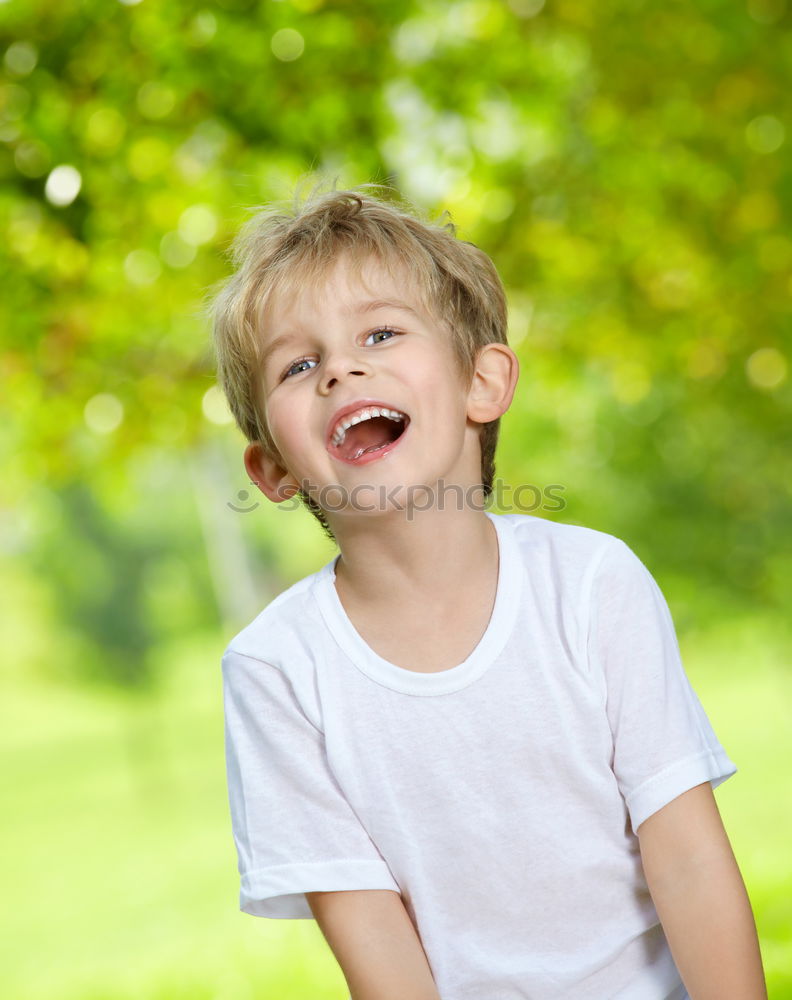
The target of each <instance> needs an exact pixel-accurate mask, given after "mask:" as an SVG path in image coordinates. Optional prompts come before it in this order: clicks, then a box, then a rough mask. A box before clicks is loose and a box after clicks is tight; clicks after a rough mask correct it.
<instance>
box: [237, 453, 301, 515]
mask: <svg viewBox="0 0 792 1000" xmlns="http://www.w3.org/2000/svg"><path fill="white" fill-rule="evenodd" d="M245 468H246V469H247V472H248V475H249V476H250V481H251V482H253V483H255V484H256V486H258V488H259V489H260V490H261V492H262V493H263V494H264V496H265V497H267V498H268V499H270V500H272V502H273V503H283V501H284V500H288V499H289V497H293V496H294V494H295V493H297V492H298V491H299V485H298V483H297V480H296V479H295V478H294V477H293V476H292V475H291V473H290V472H289V471H288V469H286V468H284V466H283V465H281V464H280V456H273V455H271V454H270V453H269V452H267V451H265V449H264V446H263V445H262V444H261V443H260V442H258V441H254V442H252V443H251V444H249V445H248V446H247V448H245Z"/></svg>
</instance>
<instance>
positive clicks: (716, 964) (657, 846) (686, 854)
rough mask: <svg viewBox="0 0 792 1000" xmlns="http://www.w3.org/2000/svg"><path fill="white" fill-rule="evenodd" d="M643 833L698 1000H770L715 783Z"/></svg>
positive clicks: (653, 886) (663, 917) (679, 960)
mask: <svg viewBox="0 0 792 1000" xmlns="http://www.w3.org/2000/svg"><path fill="white" fill-rule="evenodd" d="M637 832H638V839H639V842H640V845H641V856H642V858H643V866H644V871H645V873H646V880H647V882H648V884H649V890H650V892H651V893H652V899H653V900H654V904H655V908H656V909H657V913H658V916H659V917H660V921H661V923H662V925H663V930H664V931H665V934H666V937H667V939H668V943H669V946H670V948H671V953H672V954H673V956H674V961H675V962H676V965H677V968H678V969H679V972H680V975H681V976H682V979H683V981H684V983H685V987H686V988H687V991H688V993H689V994H690V996H691V998H692V1000H766V998H767V990H766V987H765V981H764V974H763V972H762V959H761V955H760V952H759V942H758V940H757V935H756V925H755V924H754V919H753V914H752V912H751V904H750V902H749V900H748V894H747V893H746V891H745V885H744V884H743V880H742V877H741V875H740V870H739V868H738V867H737V862H736V861H735V859H734V855H733V853H732V849H731V845H730V844H729V840H728V837H727V836H726V831H725V830H724V828H723V823H722V821H721V817H720V813H719V812H718V807H717V804H716V802H715V797H714V796H713V794H712V789H711V787H710V785H709V782H706V783H704V784H702V785H697V786H696V787H695V788H691V789H690V790H689V791H687V792H685V793H684V794H682V795H680V796H678V797H677V798H675V799H673V800H672V801H671V802H669V803H668V804H667V805H665V806H663V808H662V809H659V810H658V811H657V812H656V813H653V814H652V815H651V816H649V818H648V819H646V820H645V821H644V822H643V823H642V824H641V825H640V827H639V828H638V831H637Z"/></svg>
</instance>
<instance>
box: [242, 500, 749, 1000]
mask: <svg viewBox="0 0 792 1000" xmlns="http://www.w3.org/2000/svg"><path fill="white" fill-rule="evenodd" d="M487 516H488V517H490V518H491V520H492V522H493V524H494V525H495V527H496V529H497V536H498V544H499V552H500V560H499V573H498V590H497V595H496V599H495V604H494V607H493V611H492V615H491V618H490V621H489V624H488V626H487V629H486V632H485V633H484V635H483V636H482V638H481V640H480V641H479V643H478V645H477V646H476V648H475V649H474V650H473V652H472V653H471V654H470V656H469V657H468V658H467V659H466V660H465V661H464V662H463V663H461V664H459V665H458V666H456V667H454V668H452V669H449V670H444V671H440V672H437V673H419V672H415V671H411V670H406V669H404V668H402V667H398V666H396V665H395V664H392V663H389V662H388V661H386V660H385V659H383V658H382V657H380V656H378V655H377V654H376V653H375V652H374V651H373V650H372V649H371V648H370V647H369V646H368V645H367V644H366V642H365V641H364V640H363V638H362V637H361V636H360V635H359V633H358V632H357V631H356V630H355V628H354V627H353V625H352V623H351V621H350V620H349V618H348V617H347V615H346V613H345V611H344V608H343V606H342V604H341V602H340V600H339V598H338V595H337V592H336V589H335V585H334V579H335V562H336V559H333V560H332V561H331V562H329V563H328V564H327V565H325V566H324V567H323V568H322V569H321V570H319V571H318V572H317V573H314V574H312V575H311V576H309V577H306V578H305V579H303V580H301V581H300V582H298V583H296V584H295V585H294V586H293V587H290V588H289V589H288V590H286V591H285V592H284V593H282V594H281V595H280V596H279V597H277V598H276V599H275V600H274V601H272V603H271V604H270V605H269V606H268V607H267V608H266V609H265V610H264V611H263V612H262V613H261V614H260V615H259V616H258V617H257V618H256V619H255V620H254V621H253V622H252V623H251V624H250V625H249V626H247V628H245V629H243V631H242V632H240V633H239V635H237V636H236V638H234V639H233V641H232V642H231V643H230V645H229V647H228V649H227V650H226V653H225V655H224V658H223V675H224V696H225V711H226V752H227V764H228V785H229V798H230V804H231V815H232V822H233V831H234V838H235V841H236V845H237V850H238V855H239V871H240V875H241V894H240V907H241V909H242V910H245V911H246V912H248V913H252V914H256V915H258V916H262V917H307V918H310V917H311V911H310V909H309V907H308V904H307V901H306V899H305V896H304V893H305V892H306V891H316V890H319V891H333V890H339V889H392V890H395V891H397V892H400V893H401V895H402V898H403V900H404V904H405V907H406V909H407V912H408V913H409V915H410V917H411V919H412V921H413V923H414V924H415V926H416V928H417V930H418V933H419V935H420V938H421V941H422V943H423V946H424V949H425V951H426V954H427V957H428V959H429V964H430V966H431V969H432V973H433V975H434V978H435V981H436V983H437V986H438V989H439V992H440V995H441V997H442V1000H527V998H530V1000H551V998H552V1000H617V998H618V1000H672V998H673V1000H682V998H684V997H685V996H686V993H685V989H684V987H683V986H682V985H681V979H680V977H679V973H678V972H677V969H676V967H675V965H674V962H673V959H672V957H671V953H670V951H669V949H668V945H667V943H666V939H665V936H664V934H663V931H662V927H661V925H660V924H659V921H658V917H657V913H656V911H655V908H654V905H653V903H652V899H651V897H650V894H649V891H648V889H647V885H646V880H645V878H644V874H643V869H642V866H641V857H640V851H639V845H638V839H637V837H636V835H635V833H634V832H633V831H634V830H636V829H637V828H638V826H639V825H640V824H641V822H643V820H645V819H646V818H647V817H648V816H650V815H651V814H652V813H654V812H655V811H656V810H658V809H660V808H661V807H662V806H664V805H665V804H666V803H667V802H669V801H670V800H671V799H674V798H676V797H677V796H678V795H681V794H682V792H684V791H686V790H687V789H689V788H692V787H693V786H695V785H697V784H701V783H702V782H705V781H709V782H710V783H711V784H712V787H715V786H717V785H718V784H720V782H722V781H724V780H725V779H726V778H728V777H729V776H730V775H732V774H734V772H735V771H736V767H735V765H734V764H733V763H732V762H731V760H730V759H729V758H728V757H727V755H726V753H725V752H724V750H723V748H722V747H721V745H720V743H719V742H718V740H717V737H716V736H715V734H714V732H713V730H712V728H711V726H710V724H709V721H708V719H707V717H706V715H705V713H704V710H703V709H702V707H701V704H700V702H699V701H698V698H697V697H696V695H695V693H694V692H693V690H692V689H691V687H690V684H689V682H688V680H687V678H686V676H685V673H684V670H683V667H682V664H681V661H680V658H679V648H678V645H677V641H676V635H675V632H674V626H673V623H672V620H671V616H670V614H669V611H668V607H667V605H666V602H665V600H664V598H663V596H662V593H661V592H660V590H659V588H658V586H657V584H656V583H655V581H654V579H653V578H652V576H651V575H650V573H649V571H648V570H647V569H646V567H645V566H644V565H643V563H642V562H641V561H640V560H639V559H638V557H637V556H636V555H635V554H634V553H633V552H632V550H631V549H630V548H629V547H628V546H627V545H626V544H625V543H624V542H622V541H620V540H619V539H617V538H615V537H614V536H612V535H608V534H605V533H604V532H599V531H594V530H592V529H590V528H583V527H578V526H574V525H566V524H558V523H554V522H551V521H547V520H543V519H542V518H539V517H534V516H530V515H523V514H508V515H496V514H492V513H488V514H487ZM471 585H472V586H474V585H475V581H471ZM394 624H395V626H396V627H400V628H409V623H408V622H403V623H394Z"/></svg>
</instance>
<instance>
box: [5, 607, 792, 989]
mask: <svg viewBox="0 0 792 1000" xmlns="http://www.w3.org/2000/svg"><path fill="white" fill-rule="evenodd" d="M221 649H222V642H221V640H220V639H218V638H217V637H214V636H209V637H199V638H196V639H194V640H193V642H192V644H191V645H186V646H184V647H182V648H180V649H179V648H170V649H167V650H166V649H163V650H162V651H161V654H160V655H161V667H162V674H163V676H164V677H165V678H166V680H165V683H164V684H163V686H162V689H161V690H160V691H159V692H158V693H157V694H156V695H154V696H147V697H145V698H141V699H138V700H137V702H134V701H130V699H128V698H123V697H121V696H118V695H113V694H110V693H106V692H105V693H102V692H98V693H97V692H95V691H90V690H74V689H70V688H68V687H66V686H59V685H56V684H55V683H53V682H49V683H44V682H43V681H39V682H35V681H33V680H27V681H25V680H22V679H20V678H19V677H17V678H15V679H14V680H13V681H12V682H9V683H8V684H7V685H6V690H5V692H4V695H3V699H4V706H5V709H6V722H5V723H4V727H3V732H2V736H1V737H0V739H2V745H1V746H0V755H1V756H2V770H1V772H0V773H2V775H3V778H2V780H3V783H4V785H5V787H4V788H3V793H4V794H3V802H4V810H3V812H4V819H3V825H2V834H0V836H1V837H2V842H1V843H0V847H1V848H2V851H1V852H0V871H2V880H3V887H4V889H3V897H4V898H3V902H4V905H3V908H2V916H1V917H0V942H2V945H0V949H2V952H4V953H3V954H0V967H2V968H3V980H4V986H3V995H4V997H8V998H9V1000H52V998H54V997H57V998H58V1000H133V998H134V1000H140V998H152V1000H182V998H183V1000H248V998H249V1000H254V998H255V1000H345V998H346V997H347V995H348V994H347V991H346V988H345V985H344V981H343V977H342V975H341V973H340V970H339V969H338V968H337V966H336V964H335V961H334V959H333V957H332V955H331V954H330V952H329V950H328V949H327V946H326V945H325V944H324V941H323V940H322V937H321V934H320V932H319V931H318V928H317V927H316V926H315V924H314V923H313V922H312V921H301V920H295V921H274V920H260V919H256V918H253V917H250V916H247V915H245V914H241V913H239V911H238V909H237V892H238V884H237V876H236V857H235V854H234V850H233V843H232V841H231V835H230V824H229V816H228V806H227V799H226V787H225V772H224V761H223V732H222V713H221V702H220V698H221V690H220V673H219V656H220V652H221ZM682 650H683V655H684V657H685V662H686V665H687V668H688V672H689V674H690V676H691V679H692V680H693V683H694V686H695V688H696V690H697V691H698V693H699V696H700V697H701V699H702V702H703V703H704V705H705V707H706V709H707V712H708V714H709V715H710V718H711V720H712V722H713V725H714V727H715V730H716V732H717V733H718V736H719V737H720V739H721V740H722V742H723V744H724V746H725V747H726V750H727V752H728V753H729V754H730V756H732V757H733V759H734V760H735V762H736V763H737V765H738V767H739V768H740V770H739V773H738V774H737V775H736V776H735V777H734V778H732V779H730V780H729V781H728V782H726V784H724V785H723V786H722V787H721V788H720V789H719V790H718V792H717V798H718V801H719V804H720V807H721V811H722V813H723V816H724V820H725V822H726V825H727V829H728V830H729V833H730V836H731V839H732V843H733V845H734V849H735V853H736V855H737V858H738V861H739V862H740V865H741V868H742V871H743V874H744V877H745V880H746V883H747V885H748V889H749V893H750V895H751V898H752V901H753V904H754V908H755V912H756V916H757V923H758V926H759V931H760V937H761V941H762V949H763V954H764V959H765V966H766V969H767V975H768V981H769V985H770V995H771V996H772V997H773V998H775V1000H782V998H792V971H791V970H792V961H790V958H791V957H792V956H790V946H789V944H788V942H789V941H790V940H792V909H791V908H790V900H791V899H792V875H791V874H790V865H789V853H788V846H787V845H788V831H789V830H790V829H792V823H790V819H791V818H792V817H790V813H791V812H792V802H790V797H789V795H788V794H787V788H788V777H787V768H788V761H789V760H790V759H791V758H792V729H790V726H789V716H790V705H792V674H791V673H790V672H789V669H788V667H787V664H788V662H789V659H790V656H789V654H790V651H792V641H791V640H790V638H789V636H788V635H785V634H784V633H782V632H781V631H780V629H779V626H778V624H777V622H773V621H772V620H768V621H763V620H758V619H753V620H751V621H745V620H735V621H733V622H730V623H726V624H723V625H720V626H718V628H717V629H714V630H712V631H711V632H709V633H707V634H700V635H691V636H688V637H686V638H684V639H683V640H682Z"/></svg>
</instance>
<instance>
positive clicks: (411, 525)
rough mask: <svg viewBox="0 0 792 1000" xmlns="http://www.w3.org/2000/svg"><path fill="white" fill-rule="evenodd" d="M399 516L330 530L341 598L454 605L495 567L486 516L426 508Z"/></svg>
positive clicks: (358, 521) (392, 603)
mask: <svg viewBox="0 0 792 1000" xmlns="http://www.w3.org/2000/svg"><path fill="white" fill-rule="evenodd" d="M394 513H395V512H394ZM398 513H399V517H398V518H397V517H396V516H393V517H391V516H390V515H380V516H378V517H377V519H376V522H375V523H372V520H371V519H370V518H355V519H354V520H352V519H348V520H344V519H340V520H341V521H342V523H341V524H338V525H336V524H333V525H332V528H333V533H334V534H335V536H336V541H337V542H338V546H339V549H340V550H341V557H340V559H339V560H338V563H337V565H336V584H337V589H338V591H339V595H340V596H342V598H344V597H346V598H347V599H349V600H350V601H355V600H360V601H363V600H365V602H366V603H367V604H369V605H376V604H382V605H384V606H387V605H390V606H395V605H402V606H404V605H409V604H420V603H421V602H422V601H423V602H425V601H426V600H427V599H429V598H431V599H432V601H433V602H437V603H442V602H443V600H444V599H447V600H448V601H449V602H452V601H453V598H454V595H456V594H459V593H460V591H462V590H465V589H470V586H471V582H472V581H474V580H475V579H476V578H477V577H481V575H482V574H483V573H487V572H489V571H491V568H492V566H493V563H494V564H495V565H497V558H498V542H497V537H496V534H495V528H494V525H493V524H492V523H491V522H490V520H489V518H488V517H487V515H486V514H485V513H484V511H481V510H475V509H474V508H472V507H467V506H464V507H463V508H462V509H459V510H457V509H446V510H437V509H436V508H430V509H428V510H425V511H413V512H412V515H411V519H410V520H407V518H406V517H405V515H404V512H398ZM337 520H339V519H337Z"/></svg>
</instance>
